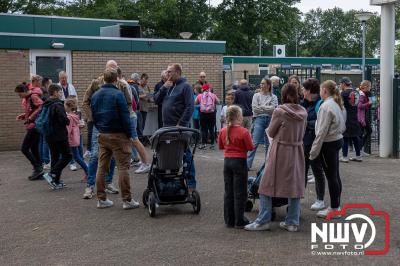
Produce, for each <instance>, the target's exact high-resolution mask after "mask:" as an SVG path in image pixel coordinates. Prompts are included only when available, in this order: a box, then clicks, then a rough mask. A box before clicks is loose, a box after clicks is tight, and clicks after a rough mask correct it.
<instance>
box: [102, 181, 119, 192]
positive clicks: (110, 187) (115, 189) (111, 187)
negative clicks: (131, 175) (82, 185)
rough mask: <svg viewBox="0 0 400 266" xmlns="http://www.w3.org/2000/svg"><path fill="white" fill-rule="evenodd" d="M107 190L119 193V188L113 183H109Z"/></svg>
mask: <svg viewBox="0 0 400 266" xmlns="http://www.w3.org/2000/svg"><path fill="white" fill-rule="evenodd" d="M105 191H106V192H107V193H110V194H118V193H119V190H118V188H116V187H115V186H114V184H113V183H111V184H107V185H106V189H105Z"/></svg>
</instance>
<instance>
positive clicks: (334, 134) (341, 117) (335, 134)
mask: <svg viewBox="0 0 400 266" xmlns="http://www.w3.org/2000/svg"><path fill="white" fill-rule="evenodd" d="M345 130H346V114H345V110H342V109H340V106H339V105H338V104H337V103H336V102H335V100H334V99H333V98H332V97H329V98H328V99H326V100H325V101H324V102H323V104H322V105H321V107H320V109H319V111H318V114H317V121H316V123H315V135H316V137H315V140H314V142H313V145H312V148H311V151H310V159H311V160H313V159H315V158H317V156H318V155H319V153H320V151H321V148H322V144H323V143H324V142H332V141H336V140H339V139H341V138H343V135H342V134H343V132H344V131H345Z"/></svg>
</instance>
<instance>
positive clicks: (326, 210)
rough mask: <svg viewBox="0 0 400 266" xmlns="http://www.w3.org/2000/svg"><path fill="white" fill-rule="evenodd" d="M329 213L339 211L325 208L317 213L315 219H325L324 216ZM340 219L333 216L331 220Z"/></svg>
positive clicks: (337, 216) (338, 216)
mask: <svg viewBox="0 0 400 266" xmlns="http://www.w3.org/2000/svg"><path fill="white" fill-rule="evenodd" d="M331 211H340V208H336V209H332V208H331V207H328V208H326V209H324V210H321V211H319V212H317V217H319V218H326V216H328V214H329V213H330V212H331ZM340 217H342V216H341V215H335V216H332V219H338V218H340Z"/></svg>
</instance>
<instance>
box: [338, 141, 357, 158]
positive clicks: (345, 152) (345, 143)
mask: <svg viewBox="0 0 400 266" xmlns="http://www.w3.org/2000/svg"><path fill="white" fill-rule="evenodd" d="M349 143H353V145H354V149H355V150H356V156H360V155H361V153H360V140H359V138H358V137H344V138H343V147H342V152H343V157H347V155H348V154H349Z"/></svg>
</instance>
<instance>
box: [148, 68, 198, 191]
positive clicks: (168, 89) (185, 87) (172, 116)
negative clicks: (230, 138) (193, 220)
mask: <svg viewBox="0 0 400 266" xmlns="http://www.w3.org/2000/svg"><path fill="white" fill-rule="evenodd" d="M181 75H182V66H181V65H180V64H172V65H169V66H168V69H167V81H166V82H165V83H164V85H163V86H162V87H161V88H160V90H159V91H158V92H157V93H156V94H155V95H154V101H155V103H156V104H162V118H163V126H164V127H170V126H181V127H189V123H190V119H191V118H192V114H193V110H194V101H193V89H192V87H191V86H190V85H189V84H188V83H187V82H186V79H185V78H182V77H181ZM184 161H185V162H186V163H189V164H191V169H190V173H189V175H190V178H189V179H188V187H189V190H190V191H193V190H194V189H195V188H196V178H195V175H196V173H195V167H194V162H192V154H191V152H190V150H189V149H188V150H187V151H186V152H185V156H184Z"/></svg>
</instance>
